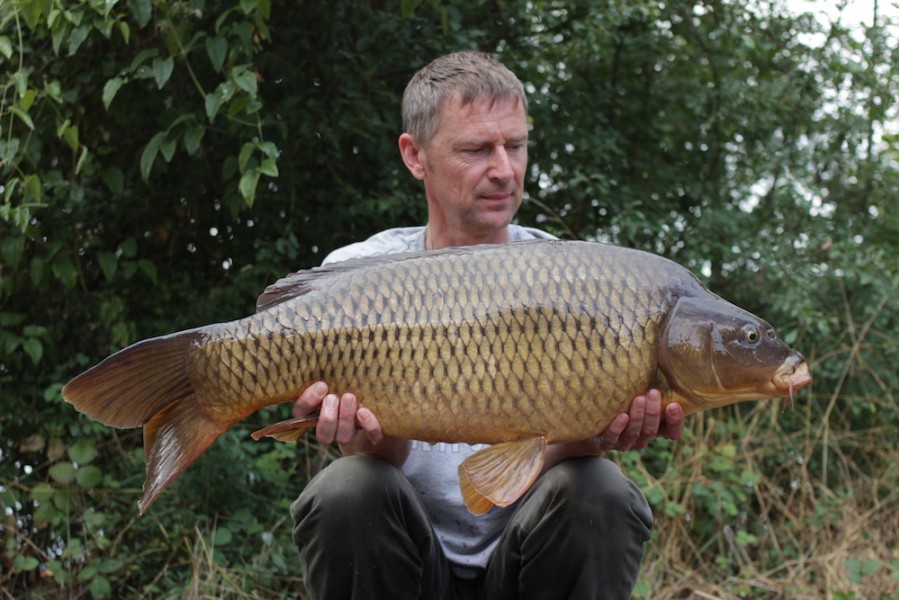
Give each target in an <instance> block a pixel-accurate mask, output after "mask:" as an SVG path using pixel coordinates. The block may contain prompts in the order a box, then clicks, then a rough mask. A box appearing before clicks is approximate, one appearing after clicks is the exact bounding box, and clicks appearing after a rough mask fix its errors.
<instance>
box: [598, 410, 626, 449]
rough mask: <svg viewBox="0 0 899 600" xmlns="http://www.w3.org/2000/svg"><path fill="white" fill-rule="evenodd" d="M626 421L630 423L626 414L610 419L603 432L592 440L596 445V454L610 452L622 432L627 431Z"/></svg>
mask: <svg viewBox="0 0 899 600" xmlns="http://www.w3.org/2000/svg"><path fill="white" fill-rule="evenodd" d="M628 421H630V417H629V416H628V415H627V413H621V414H619V415H618V416H616V417H615V418H614V419H612V422H611V423H609V426H608V427H606V430H605V431H603V432H602V433H601V434H599V435H598V436H596V437H595V438H593V439H594V442H595V443H596V444H597V453H602V452H606V451H608V450H611V449H612V448H614V447H615V446H616V445H617V444H618V439H619V438H620V437H621V434H622V433H623V432H624V430H625V429H627V424H628Z"/></svg>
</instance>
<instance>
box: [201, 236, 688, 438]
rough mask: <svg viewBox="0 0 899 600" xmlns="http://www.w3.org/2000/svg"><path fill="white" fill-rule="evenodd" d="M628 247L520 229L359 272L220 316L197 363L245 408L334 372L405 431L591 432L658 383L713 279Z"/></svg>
mask: <svg viewBox="0 0 899 600" xmlns="http://www.w3.org/2000/svg"><path fill="white" fill-rule="evenodd" d="M619 251H620V249H618V248H615V247H611V246H604V245H601V244H593V243H585V244H584V245H583V246H582V247H580V250H579V251H578V252H570V251H569V252H558V251H556V246H555V245H553V244H536V245H518V244H511V245H505V246H496V247H492V248H491V249H490V251H485V250H483V249H479V250H474V251H469V252H466V251H463V250H459V251H457V252H449V253H441V254H439V255H435V256H434V257H432V258H430V259H429V260H425V261H404V260H398V261H393V262H381V263H377V264H373V265H371V266H366V267H364V268H360V269H355V270H351V271H346V272H344V273H341V274H340V275H339V276H334V277H327V278H326V279H323V280H322V281H321V283H320V284H316V285H315V286H313V287H314V288H315V289H313V291H311V292H310V293H308V294H306V295H304V296H301V297H299V298H297V299H294V300H290V301H287V302H284V303H281V304H278V305H276V306H274V307H272V308H271V309H269V310H267V311H264V312H261V313H258V314H257V315H254V316H252V317H248V318H246V319H243V320H241V321H236V322H233V323H230V324H224V325H223V326H222V327H220V328H214V329H210V332H209V334H208V337H207V339H206V340H205V341H203V342H201V343H199V344H198V346H197V351H194V352H193V353H192V357H191V359H192V365H191V368H192V369H193V372H194V373H197V374H199V373H204V372H205V371H206V370H207V369H209V370H212V371H213V372H215V376H214V377H208V378H207V377H201V376H199V375H197V376H196V377H194V378H193V379H194V381H195V385H198V386H205V388H204V389H198V394H200V395H201V396H203V397H204V400H205V402H206V405H207V406H208V409H209V410H210V411H215V410H217V409H221V410H222V413H223V414H230V415H232V416H233V412H231V411H233V406H236V405H246V400H247V399H249V398H253V399H255V400H258V402H255V403H254V404H253V405H250V406H247V409H248V410H249V411H250V412H252V411H253V410H256V409H257V408H259V407H260V406H263V405H266V404H270V403H271V402H272V398H282V399H283V400H289V399H292V398H293V397H295V396H296V394H297V393H298V391H299V390H301V389H303V388H304V387H305V386H306V385H308V384H309V383H311V382H312V381H316V380H318V379H324V380H325V381H327V382H328V383H329V386H330V387H331V389H335V390H351V391H353V392H355V393H356V394H357V395H358V396H359V398H360V401H361V402H362V404H364V405H366V406H368V407H370V408H371V409H372V410H373V411H374V412H375V414H376V415H377V416H378V418H379V420H380V421H381V423H382V426H383V427H384V429H385V431H386V432H387V433H389V434H393V435H399V436H404V434H406V433H408V432H411V431H413V430H414V431H416V432H417V436H416V437H418V438H420V439H425V440H430V439H443V440H447V439H454V440H457V441H471V440H477V441H501V440H507V439H513V438H518V437H523V436H526V435H528V434H533V433H534V432H544V431H557V432H559V431H564V432H566V439H582V438H584V437H586V436H589V435H593V434H595V433H596V432H597V431H601V430H602V429H603V428H604V426H605V424H606V423H607V422H608V420H609V419H610V418H611V417H612V416H614V414H616V413H617V412H618V410H619V408H618V407H619V406H621V405H622V403H624V402H626V401H628V400H629V399H630V397H631V395H632V394H633V393H637V392H639V391H642V390H645V389H647V388H648V387H649V386H650V384H651V382H652V380H653V377H654V376H655V363H656V359H655V350H654V348H653V342H654V341H655V339H656V336H657V332H658V328H659V325H660V322H661V320H662V318H663V317H664V313H665V312H666V311H667V309H668V306H669V305H670V304H671V303H672V302H673V299H674V298H675V296H677V295H679V294H680V293H682V292H683V290H682V289H681V288H682V287H683V286H684V284H685V283H686V284H687V287H688V288H689V287H692V284H690V282H691V281H692V282H694V283H695V285H697V286H698V285H699V284H698V282H695V279H693V278H692V277H687V278H685V277H684V273H685V271H683V270H682V269H680V267H677V266H676V265H674V263H671V262H669V261H664V260H663V259H660V258H659V257H655V256H652V255H648V254H643V253H627V254H625V255H623V256H624V257H626V260H621V257H615V256H613V253H615V252H619ZM474 252H479V253H481V255H480V256H478V258H477V259H473V258H472V257H473V253H474ZM612 265H614V267H613V266H612ZM248 333H249V334H250V335H248ZM203 380H205V381H206V382H208V383H205V384H204V383H202V381H203ZM229 405H230V406H231V407H232V408H231V410H230V411H229V410H228V408H227V407H228V406H229ZM485 438H492V439H489V440H488V439H485ZM551 441H553V440H551ZM555 441H564V440H562V439H556V440H555Z"/></svg>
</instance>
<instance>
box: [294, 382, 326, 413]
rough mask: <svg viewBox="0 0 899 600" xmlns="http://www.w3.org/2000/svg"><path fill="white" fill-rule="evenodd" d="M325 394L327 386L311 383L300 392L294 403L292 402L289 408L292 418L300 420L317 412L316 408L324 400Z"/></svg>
mask: <svg viewBox="0 0 899 600" xmlns="http://www.w3.org/2000/svg"><path fill="white" fill-rule="evenodd" d="M327 394H328V384H326V383H325V382H324V381H317V382H315V383H313V384H312V385H310V386H309V387H307V388H306V389H305V390H303V391H302V392H300V395H299V396H298V397H297V399H296V401H294V403H293V407H291V412H293V416H295V417H297V418H302V417H305V416H307V415H310V414H312V413H314V412H315V411H317V410H318V407H319V406H321V403H322V400H324V399H325V396H326V395H327Z"/></svg>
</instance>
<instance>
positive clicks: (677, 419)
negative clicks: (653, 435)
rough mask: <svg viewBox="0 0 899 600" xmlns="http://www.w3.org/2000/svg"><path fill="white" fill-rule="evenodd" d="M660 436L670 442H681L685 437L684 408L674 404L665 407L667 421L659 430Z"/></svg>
mask: <svg viewBox="0 0 899 600" xmlns="http://www.w3.org/2000/svg"><path fill="white" fill-rule="evenodd" d="M659 435H661V436H664V437H666V438H668V439H669V440H679V439H680V438H681V436H682V435H684V407H683V406H681V405H680V404H678V403H677V402H672V403H671V404H669V405H668V406H666V407H665V421H664V423H662V426H661V427H660V428H659Z"/></svg>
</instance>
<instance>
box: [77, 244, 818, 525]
mask: <svg viewBox="0 0 899 600" xmlns="http://www.w3.org/2000/svg"><path fill="white" fill-rule="evenodd" d="M681 306H684V307H686V308H683V309H682V308H681ZM681 312H683V313H684V315H688V316H684V317H679V316H678V315H680V314H681ZM746 327H752V328H756V329H758V331H768V330H769V329H770V325H768V324H767V323H765V322H764V321H762V320H760V319H758V317H755V316H754V315H751V314H750V313H747V312H746V311H743V310H742V309H739V308H737V307H735V306H733V305H732V304H730V303H727V302H726V301H724V300H722V299H721V298H719V297H717V296H715V295H714V294H712V293H711V292H709V291H708V290H707V289H705V287H703V286H702V285H701V284H700V283H699V281H698V280H697V279H696V278H695V277H693V276H692V275H691V274H690V273H689V272H688V271H686V270H685V269H683V268H682V267H680V266H678V265H676V264H675V263H673V262H671V261H669V260H667V259H663V258H661V257H658V256H655V255H652V254H648V253H645V252H639V251H635V250H629V249H624V248H619V247H615V246H609V245H605V244H598V243H590V242H559V241H552V242H550V241H540V242H522V243H514V244H506V245H501V246H479V247H469V248H457V249H450V250H444V251H437V252H426V253H417V254H405V255H393V256H383V257H373V258H369V259H360V260H356V261H349V262H347V263H339V264H336V265H329V266H327V267H323V268H319V269H313V270H311V271H302V272H299V273H296V274H294V275H289V276H288V277H285V278H284V279H282V280H280V281H278V282H277V283H275V284H274V285H272V286H270V287H269V288H268V289H267V290H266V292H265V293H264V294H263V295H262V296H261V297H260V299H259V311H258V312H257V313H256V314H255V315H252V316H249V317H246V318H244V319H240V320H237V321H232V322H229V323H220V324H213V325H209V326H206V327H200V328H197V329H193V330H189V331H185V332H180V333H176V334H172V335H169V336H163V337H160V338H154V339H151V340H145V341H143V342H139V343H138V344H135V345H134V346H131V347H129V348H126V349H124V350H122V351H120V352H119V353H117V354H115V355H113V356H111V357H109V358H107V359H106V360H105V361H103V362H102V363H100V364H99V365H97V366H96V367H94V368H93V369H90V370H89V371H87V372H85V373H83V374H82V375H80V376H78V377H76V378H75V379H73V380H72V381H71V382H69V383H68V384H67V385H66V386H65V387H64V389H63V396H64V397H65V399H66V400H68V401H69V402H71V403H72V404H74V405H75V406H76V407H77V408H78V409H79V410H81V411H83V412H85V413H86V414H88V415H89V416H91V417H93V418H95V419H97V420H100V421H102V422H104V423H108V424H110V425H114V426H119V427H134V426H140V425H143V427H144V440H145V442H144V443H145V447H146V448H147V483H146V484H145V486H144V498H143V499H142V500H141V503H140V507H141V510H144V509H146V507H147V506H148V505H149V503H150V502H152V501H153V499H154V498H156V496H157V495H158V494H159V493H160V492H161V491H162V490H163V489H164V488H165V487H166V486H167V485H168V484H169V483H170V482H171V481H173V480H174V479H175V478H177V477H178V476H179V475H180V474H181V472H183V470H184V469H186V468H187V466H188V465H190V464H191V463H192V462H193V461H194V460H195V459H196V458H197V457H198V456H199V455H200V454H202V452H203V451H204V450H205V449H206V447H208V445H209V444H211V443H212V442H213V441H214V440H215V439H216V438H217V437H218V436H219V435H221V433H222V432H223V431H225V430H226V429H227V428H228V427H230V426H231V425H233V424H234V423H236V422H237V421H240V420H241V419H243V418H245V417H246V416H248V415H249V414H251V413H253V412H255V411H256V410H258V409H259V408H261V407H263V406H267V405H270V404H274V403H277V402H285V401H289V400H293V399H295V398H296V397H297V396H298V394H299V393H300V391H301V390H303V389H305V388H306V387H307V386H308V385H309V384H310V383H312V382H315V381H318V380H324V381H325V382H326V383H327V384H328V386H329V389H331V390H337V391H344V390H346V391H352V392H353V393H354V394H356V396H357V398H358V401H359V404H360V405H361V406H364V407H366V408H368V409H370V410H371V411H372V412H373V413H374V414H375V416H376V417H377V418H378V421H379V422H380V424H381V426H382V428H383V431H384V432H385V433H386V434H388V435H394V436H397V437H403V438H412V439H420V440H424V441H428V442H438V441H446V442H460V441H461V442H469V443H485V444H492V445H491V446H490V447H489V448H487V449H485V450H481V451H480V452H478V453H475V454H474V455H472V456H471V457H470V459H467V460H466V462H465V463H463V465H462V467H461V468H460V482H461V485H462V490H463V496H464V498H465V500H466V503H467V504H468V505H469V508H470V509H472V510H473V511H474V512H482V511H483V510H486V509H487V508H489V506H492V505H493V504H494V503H499V504H507V503H508V502H509V501H512V500H514V498H517V497H518V496H520V494H521V493H523V491H524V490H526V489H527V487H528V486H529V485H530V484H531V482H532V481H533V479H534V478H535V477H536V476H537V474H538V473H539V470H540V466H541V465H542V460H543V459H542V457H543V451H544V449H545V446H546V444H547V443H554V442H565V441H577V440H583V439H587V438H590V437H592V436H594V435H596V434H598V433H600V432H601V431H603V430H604V429H605V427H606V426H607V425H608V423H609V422H610V421H611V420H612V419H613V418H614V417H615V415H617V414H618V413H619V412H622V411H625V410H627V406H628V403H629V402H630V399H631V398H632V397H633V396H634V395H635V394H637V393H640V392H644V391H646V390H647V389H648V388H650V387H652V386H656V387H659V388H660V389H661V390H662V391H663V393H664V395H665V400H664V401H665V402H672V401H677V402H681V403H682V404H683V405H684V408H685V411H686V412H692V411H695V410H700V409H703V408H707V407H710V406H715V405H723V404H727V403H730V402H734V401H738V400H740V399H752V398H762V397H771V396H777V395H780V396H783V395H785V394H787V393H790V394H792V390H793V389H796V388H797V387H801V386H802V385H806V384H807V383H808V382H809V381H810V376H809V375H808V368H807V365H806V363H805V362H804V360H803V359H802V357H801V355H799V354H798V353H796V352H794V351H792V350H791V349H789V348H788V347H787V346H786V345H785V344H783V343H782V342H780V341H779V340H778V339H777V338H776V336H769V335H760V336H757V337H758V338H759V339H760V340H762V342H761V343H764V344H767V345H765V346H763V347H762V348H752V349H746V348H744V349H741V348H742V346H746V345H747V343H746V342H745V341H744V340H742V339H741V338H740V336H741V335H742V333H741V332H743V331H744V330H745V328H746ZM712 328H716V329H715V331H714V334H712V333H711V329H712ZM724 343H728V344H731V345H730V346H728V347H727V348H726V352H725V351H724V349H723V348H719V346H720V345H721V344H724ZM757 363H761V364H762V366H761V368H760V367H759V365H758V364H757ZM708 371H712V372H711V373H709V372H708ZM760 374H762V375H763V376H764V377H763V378H762V379H759V378H760V377H762V375H760ZM722 381H723V382H724V383H722ZM722 386H724V387H723V388H722ZM313 424H314V419H313V420H309V419H300V420H289V421H287V422H283V423H279V424H275V425H273V426H271V427H268V428H266V429H264V430H262V432H258V433H260V434H265V435H269V434H270V435H273V436H275V437H279V438H282V439H296V437H298V436H299V435H300V434H301V433H302V431H303V430H304V429H305V428H307V427H309V426H310V425H313ZM255 435H256V434H254V436H255Z"/></svg>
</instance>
